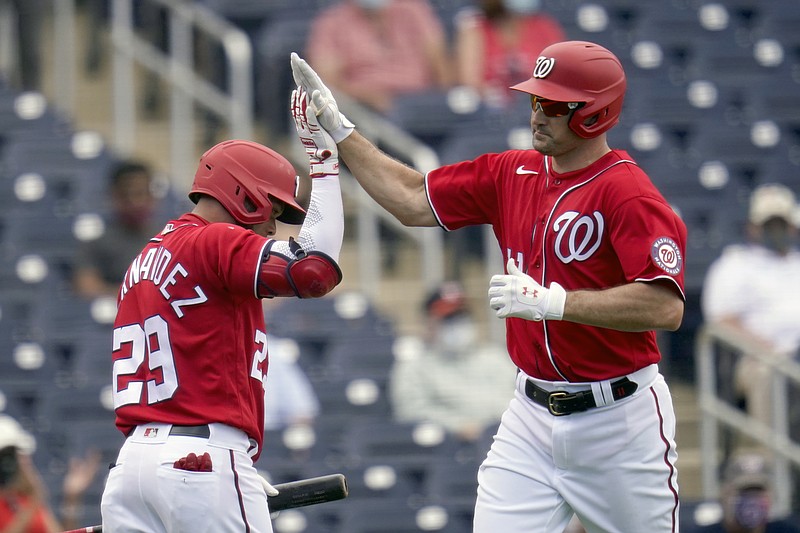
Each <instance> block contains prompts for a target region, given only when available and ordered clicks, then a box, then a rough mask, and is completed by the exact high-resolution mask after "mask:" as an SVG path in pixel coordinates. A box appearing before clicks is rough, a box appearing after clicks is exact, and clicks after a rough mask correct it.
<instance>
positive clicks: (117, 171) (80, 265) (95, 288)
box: [73, 160, 160, 299]
mask: <svg viewBox="0 0 800 533" xmlns="http://www.w3.org/2000/svg"><path fill="white" fill-rule="evenodd" d="M109 180H110V181H109V186H110V197H109V199H110V202H111V213H110V219H109V220H108V221H107V222H106V228H105V231H104V232H103V234H102V235H101V236H100V237H99V238H97V239H95V240H93V241H88V242H86V243H84V244H83V246H82V247H81V248H80V250H79V251H78V254H77V257H76V261H75V265H74V276H73V285H74V288H75V291H76V292H77V293H78V294H79V295H80V296H82V297H84V298H87V299H91V298H97V297H99V296H114V297H115V296H116V295H117V291H118V290H119V285H120V282H121V281H122V277H123V276H124V275H125V272H126V271H127V269H128V266H129V265H130V263H131V260H132V259H133V258H134V257H136V255H137V254H138V253H139V252H140V251H141V249H142V246H144V244H145V243H146V242H147V241H148V240H149V239H150V237H152V236H153V235H154V234H156V233H157V232H158V230H159V229H160V228H159V222H158V221H157V220H156V208H157V206H158V202H159V199H158V197H157V196H156V195H155V194H154V179H153V174H152V172H151V171H150V168H149V167H148V166H147V165H145V164H144V163H141V162H138V161H132V160H131V161H122V162H120V163H119V164H118V165H116V167H115V168H113V169H112V171H111V173H110V177H109Z"/></svg>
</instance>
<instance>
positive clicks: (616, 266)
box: [291, 41, 686, 533]
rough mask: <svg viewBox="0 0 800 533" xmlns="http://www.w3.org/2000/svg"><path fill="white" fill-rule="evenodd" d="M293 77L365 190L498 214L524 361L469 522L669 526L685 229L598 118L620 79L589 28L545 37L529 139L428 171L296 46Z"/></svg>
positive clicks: (430, 217) (509, 529) (489, 529)
mask: <svg viewBox="0 0 800 533" xmlns="http://www.w3.org/2000/svg"><path fill="white" fill-rule="evenodd" d="M291 64H292V68H293V72H294V76H295V80H296V81H297V83H298V85H301V86H302V87H304V88H305V89H306V90H307V91H308V92H309V93H310V94H311V95H312V96H311V100H312V105H313V107H314V110H315V112H316V113H317V116H318V120H319V122H320V125H321V126H322V127H323V128H324V129H326V130H327V131H328V132H329V133H330V134H331V137H332V138H333V139H334V140H335V141H336V142H337V143H338V150H339V153H340V154H341V155H342V157H343V159H344V161H345V162H346V163H347V166H348V167H349V168H350V170H351V171H352V172H353V174H354V175H355V177H356V178H357V179H358V181H359V182H360V184H361V185H362V186H363V187H364V189H365V190H366V191H367V192H368V193H369V194H370V195H371V196H372V197H373V198H374V199H375V200H376V201H377V202H378V203H380V204H381V205H382V206H383V207H384V208H386V209H387V210H388V211H390V212H391V213H392V214H393V215H394V216H395V217H397V218H398V219H399V220H400V221H401V222H403V223H404V224H406V225H410V226H436V225H439V226H441V227H442V228H444V229H445V230H448V231H449V230H454V229H457V228H460V227H463V226H467V225H472V224H491V225H492V227H493V228H494V232H495V235H496V236H497V240H498V243H499V245H500V249H501V251H502V254H503V256H504V258H505V259H506V260H507V261H508V263H507V274H504V275H498V276H494V277H493V278H492V279H491V282H490V288H489V298H490V300H489V301H490V305H491V307H492V308H493V309H495V310H496V312H497V316H498V317H500V318H504V319H506V326H507V347H508V351H509V354H510V356H511V359H512V360H513V361H514V363H515V364H516V366H517V367H518V369H519V372H518V375H517V387H516V394H515V395H514V397H513V399H512V400H511V403H510V405H509V407H508V409H507V410H506V412H505V413H504V414H503V417H502V421H501V423H500V427H499V429H498V431H497V434H496V436H495V439H494V442H493V444H492V447H491V449H490V450H489V453H488V455H487V457H486V459H485V460H484V462H483V464H482V465H481V467H480V470H479V473H478V482H479V488H478V495H477V502H476V506H475V517H474V531H475V532H476V533H496V532H498V531H502V532H503V533H522V532H524V533H555V532H558V533H560V532H561V531H563V530H564V527H565V526H566V525H567V523H568V522H569V520H570V517H571V516H572V514H573V512H574V513H575V514H576V515H577V516H578V517H579V518H580V520H581V522H582V523H583V525H584V527H585V528H586V530H587V531H588V532H590V533H600V532H603V533H609V532H615V533H634V532H635V533H643V532H647V533H655V532H659V533H660V532H664V533H666V532H675V531H677V528H678V525H677V524H678V484H677V472H676V469H675V463H676V459H677V455H676V451H675V441H674V436H675V416H674V411H673V406H672V400H671V397H670V393H669V389H668V387H667V385H666V383H665V381H664V379H663V378H662V376H661V375H660V373H659V370H658V366H657V365H658V362H659V359H660V354H659V350H658V346H657V344H656V335H655V332H654V330H658V329H665V330H675V329H677V328H678V327H679V325H680V323H681V320H682V316H683V309H684V294H683V274H684V273H683V265H684V263H683V256H684V248H685V241H686V228H685V226H684V224H683V223H682V222H681V221H680V220H679V218H678V217H677V216H676V215H675V213H674V212H673V211H672V209H671V208H670V206H669V204H668V203H667V202H666V201H665V200H664V198H663V197H662V195H661V194H660V193H659V192H658V190H656V188H655V187H654V186H653V184H652V183H651V181H650V179H649V178H648V177H647V175H646V174H645V172H644V171H643V170H642V169H641V168H639V167H638V166H637V165H636V163H635V162H634V161H632V160H631V158H630V156H629V155H628V154H627V153H625V152H624V151H621V150H612V149H611V148H609V146H608V144H607V140H606V132H607V131H608V130H609V129H610V128H611V127H613V126H614V125H615V124H616V123H617V122H618V120H619V115H620V111H621V109H622V100H623V96H624V94H625V87H626V79H625V73H624V71H623V69H622V66H621V64H620V62H619V60H618V59H617V57H615V56H614V55H613V54H612V53H611V52H610V51H608V50H606V49H605V48H603V47H601V46H598V45H596V44H594V43H590V42H576V41H567V42H560V43H556V44H553V45H551V46H548V47H547V48H545V49H544V50H543V51H542V53H541V56H540V57H539V58H538V60H537V62H536V66H535V68H534V71H533V75H532V77H531V78H530V79H529V80H526V81H523V82H522V83H520V84H518V85H516V86H514V87H513V89H515V90H518V91H523V92H525V93H529V94H530V99H531V110H532V111H531V119H530V123H531V130H532V133H533V150H511V151H507V152H503V153H500V154H485V155H482V156H480V157H477V158H476V159H475V160H473V161H465V162H462V163H456V164H453V165H448V166H444V167H441V168H439V169H436V170H433V171H431V172H429V173H428V174H427V175H426V176H423V175H421V174H420V173H418V172H416V171H415V170H413V169H411V168H408V167H407V166H405V165H403V164H402V163H400V162H397V161H395V160H393V159H392V158H390V157H388V156H386V155H385V154H383V153H381V152H380V151H379V150H378V149H377V148H375V147H374V146H373V145H372V144H370V143H369V142H368V141H367V140H366V139H365V138H364V137H363V136H361V135H360V134H359V133H358V132H357V131H356V130H355V129H354V126H353V124H352V123H351V122H349V121H348V120H347V119H346V118H345V117H344V116H343V115H342V114H341V113H340V112H339V110H338V106H337V104H336V101H335V100H334V98H333V96H332V94H331V92H330V91H329V90H328V89H327V88H326V87H325V85H324V84H323V82H322V81H321V80H320V79H319V77H318V76H317V75H316V73H315V72H314V71H313V70H312V69H311V67H310V66H309V65H308V64H307V63H306V62H305V61H304V60H302V59H301V58H299V57H298V56H297V55H296V54H293V55H292V58H291Z"/></svg>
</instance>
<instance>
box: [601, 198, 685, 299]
mask: <svg viewBox="0 0 800 533" xmlns="http://www.w3.org/2000/svg"><path fill="white" fill-rule="evenodd" d="M610 236H611V242H612V245H613V246H614V249H615V251H616V252H617V256H618V257H619V260H620V263H621V266H622V270H623V272H624V274H625V277H626V279H627V281H628V282H634V281H656V280H669V281H672V282H673V283H674V284H675V289H676V291H677V292H679V294H680V295H681V297H682V298H685V294H684V275H685V250H686V225H685V224H684V223H683V221H682V220H681V219H680V218H679V217H678V215H677V214H675V212H674V211H673V210H672V208H671V207H670V206H669V204H667V203H666V202H664V201H663V200H661V199H658V198H653V197H648V196H638V197H634V198H631V199H628V200H626V201H625V202H623V204H622V205H620V206H619V208H618V209H617V210H616V211H615V213H614V221H613V224H612V230H611V233H610Z"/></svg>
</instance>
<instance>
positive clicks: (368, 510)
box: [337, 500, 468, 533]
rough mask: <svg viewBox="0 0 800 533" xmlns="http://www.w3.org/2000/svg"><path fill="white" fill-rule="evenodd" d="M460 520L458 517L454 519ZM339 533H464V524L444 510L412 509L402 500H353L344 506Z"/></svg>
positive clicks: (439, 508)
mask: <svg viewBox="0 0 800 533" xmlns="http://www.w3.org/2000/svg"><path fill="white" fill-rule="evenodd" d="M455 518H458V517H455ZM340 520H341V521H340V523H339V527H338V529H337V531H338V533H420V532H438V533H464V531H468V529H465V524H464V523H463V522H461V521H459V520H456V519H454V517H451V516H450V515H449V514H448V512H447V509H446V508H444V507H438V506H437V507H435V508H433V507H416V508H415V507H412V506H409V505H408V504H406V503H404V502H403V501H393V500H387V501H377V502H376V501H373V500H353V501H349V502H347V505H343V506H342V509H341V513H340Z"/></svg>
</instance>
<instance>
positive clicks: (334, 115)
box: [290, 52, 355, 143]
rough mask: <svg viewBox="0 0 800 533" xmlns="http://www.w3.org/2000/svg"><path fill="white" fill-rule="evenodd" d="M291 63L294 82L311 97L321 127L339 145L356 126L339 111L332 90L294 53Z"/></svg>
mask: <svg viewBox="0 0 800 533" xmlns="http://www.w3.org/2000/svg"><path fill="white" fill-rule="evenodd" d="M290 62H291V64H292V76H293V77H294V82H295V83H296V84H297V86H298V87H302V88H303V89H304V90H305V92H306V93H308V94H309V95H310V96H311V105H312V106H313V108H314V114H315V115H316V116H317V118H318V120H319V124H320V126H322V128H323V129H325V131H327V132H328V133H330V135H331V137H333V140H334V141H336V142H337V143H340V142H342V141H343V140H345V139H346V138H347V137H348V136H349V135H350V134H351V133H353V130H354V129H355V125H354V124H353V123H352V122H350V121H349V120H348V119H347V117H345V116H344V115H343V114H342V113H341V111H339V106H338V104H337V103H336V99H335V98H334V97H333V93H331V90H330V89H328V87H327V86H325V84H324V83H322V79H321V78H320V77H319V75H318V74H317V73H316V72H314V69H312V68H311V66H310V65H309V64H308V63H306V61H305V59H303V58H301V57H300V56H299V55H297V53H295V52H292V54H291V59H290Z"/></svg>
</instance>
